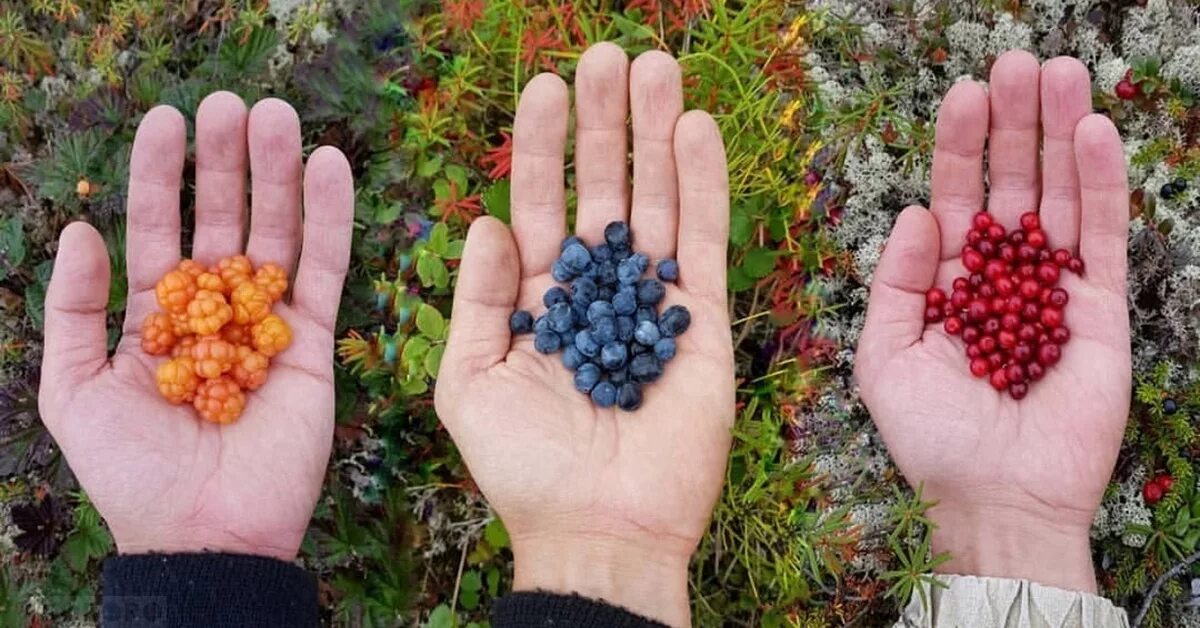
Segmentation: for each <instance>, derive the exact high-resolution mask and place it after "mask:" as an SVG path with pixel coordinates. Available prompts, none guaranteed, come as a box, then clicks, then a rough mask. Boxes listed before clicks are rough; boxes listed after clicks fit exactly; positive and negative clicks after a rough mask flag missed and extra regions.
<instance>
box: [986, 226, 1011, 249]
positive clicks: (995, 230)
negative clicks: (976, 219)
mask: <svg viewBox="0 0 1200 628" xmlns="http://www.w3.org/2000/svg"><path fill="white" fill-rule="evenodd" d="M984 235H986V236H987V239H989V240H991V241H992V242H995V243H996V244H1000V243H1001V242H1003V241H1004V236H1006V235H1008V232H1007V231H1005V230H1004V227H1003V226H1002V225H998V224H996V223H992V224H991V225H989V226H988V228H987V231H984Z"/></svg>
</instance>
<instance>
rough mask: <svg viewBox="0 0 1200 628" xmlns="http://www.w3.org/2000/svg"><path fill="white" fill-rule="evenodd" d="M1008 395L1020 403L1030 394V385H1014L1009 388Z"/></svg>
mask: <svg viewBox="0 0 1200 628" xmlns="http://www.w3.org/2000/svg"><path fill="white" fill-rule="evenodd" d="M1008 394H1009V396H1011V397H1012V398H1013V399H1016V400H1017V401H1020V400H1022V399H1024V398H1025V395H1027V394H1029V384H1013V385H1011V386H1009V387H1008Z"/></svg>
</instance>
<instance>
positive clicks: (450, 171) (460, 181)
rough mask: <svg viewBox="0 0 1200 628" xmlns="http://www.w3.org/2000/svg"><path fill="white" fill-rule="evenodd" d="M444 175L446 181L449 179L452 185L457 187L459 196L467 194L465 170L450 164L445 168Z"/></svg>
mask: <svg viewBox="0 0 1200 628" xmlns="http://www.w3.org/2000/svg"><path fill="white" fill-rule="evenodd" d="M445 174H446V178H447V179H449V180H450V181H451V182H452V183H454V185H456V186H458V193H459V195H460V196H463V195H466V193H467V171H466V169H465V168H463V167H462V166H459V165H456V164H450V165H449V166H446V172H445Z"/></svg>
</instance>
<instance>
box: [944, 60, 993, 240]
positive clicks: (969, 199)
mask: <svg viewBox="0 0 1200 628" xmlns="http://www.w3.org/2000/svg"><path fill="white" fill-rule="evenodd" d="M987 131H988V97H987V93H986V92H984V91H983V88H982V87H980V85H979V83H976V82H974V81H962V82H960V83H956V84H955V85H954V87H951V88H950V91H948V92H946V98H945V99H944V100H943V101H942V106H941V108H940V109H939V110H938V116H937V130H936V135H935V138H934V147H933V175H932V178H933V192H932V197H931V199H930V208H931V209H932V210H933V215H934V217H935V218H937V222H938V229H939V231H940V232H941V238H942V243H941V252H942V255H944V256H945V257H946V258H947V259H951V258H954V257H956V256H957V255H958V254H959V250H960V249H962V245H963V242H965V235H964V234H966V232H967V230H968V229H970V225H971V216H973V215H974V214H975V213H976V212H978V211H979V210H980V209H982V208H983V144H984V142H985V141H986V140H987Z"/></svg>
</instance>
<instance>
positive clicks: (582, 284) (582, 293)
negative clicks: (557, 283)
mask: <svg viewBox="0 0 1200 628" xmlns="http://www.w3.org/2000/svg"><path fill="white" fill-rule="evenodd" d="M596 290H597V288H596V282H595V281H592V280H591V279H589V278H587V277H580V278H579V279H576V280H575V281H574V283H572V284H571V300H572V301H584V302H585V304H586V303H591V302H592V301H595V300H596Z"/></svg>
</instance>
